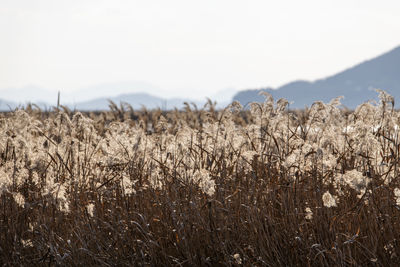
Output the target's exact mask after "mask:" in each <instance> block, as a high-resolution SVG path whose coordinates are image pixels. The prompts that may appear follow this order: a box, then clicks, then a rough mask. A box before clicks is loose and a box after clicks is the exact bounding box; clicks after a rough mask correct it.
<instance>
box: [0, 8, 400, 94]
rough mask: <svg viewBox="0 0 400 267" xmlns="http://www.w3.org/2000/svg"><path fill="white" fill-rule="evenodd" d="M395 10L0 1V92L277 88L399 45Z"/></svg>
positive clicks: (399, 28) (399, 18) (399, 27)
mask: <svg viewBox="0 0 400 267" xmlns="http://www.w3.org/2000/svg"><path fill="white" fill-rule="evenodd" d="M399 14H400V1H399V0H392V1H389V0H387V1H385V0H381V1H375V0H374V1H373V0H363V1H354V0H334V1H330V0H325V1H321V0H302V1H289V0H282V1H277V0H274V1H267V0H260V1H256V0H249V1H233V0H202V1H191V0H168V1H166V0H147V1H129V0H109V1H100V0H68V1H67V0H66V1H56V0H35V1H33V0H21V1H19V0H1V3H0V88H9V87H22V86H26V85H36V86H39V87H44V88H47V89H52V90H55V91H56V90H59V89H60V88H62V89H63V90H70V91H73V90H77V89H79V88H84V87H88V86H91V85H96V84H101V83H107V82H119V81H144V82H148V83H151V84H154V85H155V86H158V87H159V88H162V92H150V93H159V94H161V95H162V96H192V97H202V96H206V95H211V94H213V93H215V92H216V91H218V90H222V89H224V88H229V87H233V88H237V89H247V88H259V87H267V86H273V87H277V86H280V85H282V84H284V83H286V82H290V81H293V80H295V79H307V80H313V79H317V78H323V77H325V76H327V75H331V74H334V73H336V72H338V71H341V70H343V69H345V68H347V67H350V66H352V65H355V64H357V63H359V62H361V61H364V60H366V59H369V58H372V57H375V56H377V55H380V54H381V53H384V52H386V51H388V50H390V49H392V48H394V47H396V46H398V45H400V16H399ZM0 92H1V90H0Z"/></svg>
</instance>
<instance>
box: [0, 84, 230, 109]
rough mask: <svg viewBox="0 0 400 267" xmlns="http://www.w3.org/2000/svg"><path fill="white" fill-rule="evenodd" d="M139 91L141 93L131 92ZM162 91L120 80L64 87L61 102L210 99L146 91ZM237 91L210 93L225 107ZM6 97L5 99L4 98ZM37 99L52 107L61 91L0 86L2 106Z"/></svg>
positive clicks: (139, 103)
mask: <svg viewBox="0 0 400 267" xmlns="http://www.w3.org/2000/svg"><path fill="white" fill-rule="evenodd" d="M132 91H139V92H140V93H130V92H132ZM157 91H158V92H160V91H161V90H160V89H159V88H157V87H156V86H153V85H151V84H149V83H145V82H135V81H134V82H118V83H104V84H99V85H94V86H91V87H86V88H83V89H80V90H79V91H75V92H64V91H62V90H61V104H62V105H64V106H67V107H69V108H71V109H72V110H108V109H109V104H110V102H109V101H110V100H111V101H113V102H114V103H116V104H117V105H119V104H120V103H121V102H125V103H128V104H130V105H131V106H132V107H133V108H134V109H141V108H142V107H146V108H147V109H154V108H161V109H173V108H175V107H176V108H182V107H183V106H184V103H185V102H187V103H189V104H192V103H193V104H195V105H197V106H198V107H199V108H201V107H202V106H203V105H204V104H205V103H206V102H207V100H206V98H204V99H203V100H195V99H188V98H162V97H158V96H154V95H151V94H149V93H143V92H157ZM236 92H237V91H236V90H235V89H232V88H228V89H224V90H221V91H218V92H216V94H214V95H212V96H210V98H211V99H212V100H213V101H217V107H219V108H223V107H225V106H227V105H228V104H229V103H230V101H231V100H232V97H233V95H234V94H235V93H236ZM3 97H4V98H6V99H7V100H4V99H2V98H3ZM27 103H35V104H37V105H38V106H39V107H41V108H44V109H48V108H50V107H52V106H55V105H56V103H57V92H55V91H50V90H46V89H43V88H40V87H37V86H25V87H22V88H8V89H3V90H0V110H2V111H7V110H13V109H15V108H16V107H19V106H23V105H26V104H27Z"/></svg>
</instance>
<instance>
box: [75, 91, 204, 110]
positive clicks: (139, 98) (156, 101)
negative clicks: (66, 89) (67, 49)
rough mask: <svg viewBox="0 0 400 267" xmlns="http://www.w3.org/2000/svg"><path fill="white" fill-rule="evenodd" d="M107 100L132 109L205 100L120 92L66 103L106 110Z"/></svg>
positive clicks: (85, 108)
mask: <svg viewBox="0 0 400 267" xmlns="http://www.w3.org/2000/svg"><path fill="white" fill-rule="evenodd" d="M109 100H111V101H113V102H114V103H116V104H117V105H119V104H120V103H121V102H124V103H128V104H130V105H131V106H132V107H133V108H134V109H140V108H142V107H143V106H144V107H146V108H147V109H154V108H161V109H173V108H175V107H177V108H181V107H183V105H184V102H188V103H195V104H196V105H202V104H204V103H205V101H203V102H204V103H203V102H202V101H193V100H189V99H179V98H171V99H164V98H161V97H157V96H152V95H150V94H146V93H133V94H122V95H119V96H116V97H109V98H105V97H102V98H97V99H94V100H89V101H85V102H79V103H77V104H75V105H67V106H69V107H70V108H72V109H77V110H107V109H109V104H110V102H109Z"/></svg>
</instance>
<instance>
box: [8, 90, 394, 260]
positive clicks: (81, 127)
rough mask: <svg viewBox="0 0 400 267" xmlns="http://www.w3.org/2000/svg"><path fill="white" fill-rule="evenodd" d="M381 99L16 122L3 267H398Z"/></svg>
mask: <svg viewBox="0 0 400 267" xmlns="http://www.w3.org/2000/svg"><path fill="white" fill-rule="evenodd" d="M379 94H380V102H379V103H364V104H362V105H360V106H359V107H358V108H357V109H356V110H354V111H348V110H344V109H341V108H339V105H340V99H339V98H338V99H335V100H333V101H332V102H331V103H329V104H325V103H321V102H316V103H314V104H313V105H312V106H311V107H310V108H307V109H305V110H301V111H288V103H287V101H285V100H284V99H280V100H278V101H276V102H275V101H274V100H273V99H272V97H271V96H269V95H266V96H265V102H264V103H262V104H256V103H253V104H250V105H249V106H248V107H249V109H247V108H246V109H244V108H242V107H241V106H240V104H238V103H233V104H232V105H230V106H229V107H227V108H226V109H225V110H216V109H215V108H214V105H213V103H211V102H209V104H208V105H207V106H205V107H204V108H202V109H198V108H197V107H195V106H193V105H187V106H186V109H185V110H183V111H178V110H175V111H168V112H165V111H161V110H153V111H146V110H140V111H136V110H133V109H132V108H130V107H129V106H127V105H121V106H117V105H115V104H113V103H111V111H107V112H97V113H79V112H72V111H70V110H68V109H67V108H60V109H54V110H52V111H51V112H45V111H41V110H40V109H38V108H35V107H34V106H27V107H26V108H24V109H21V110H16V111H14V112H9V113H2V114H1V115H0V263H1V264H2V265H4V266H10V265H24V266H35V265H50V266H54V265H69V266H72V265H88V266H98V265H100V266H114V265H118V266H132V265H136V266H142V265H150V266H216V265H222V266H225V265H228V266H239V265H244V266H353V265H360V266H398V265H399V264H400V243H399V242H400V177H399V171H400V166H399V164H400V162H399V158H400V138H399V130H400V129H399V126H400V112H399V111H397V110H395V109H394V100H393V98H392V97H391V96H389V95H387V94H386V93H385V92H383V91H380V92H379Z"/></svg>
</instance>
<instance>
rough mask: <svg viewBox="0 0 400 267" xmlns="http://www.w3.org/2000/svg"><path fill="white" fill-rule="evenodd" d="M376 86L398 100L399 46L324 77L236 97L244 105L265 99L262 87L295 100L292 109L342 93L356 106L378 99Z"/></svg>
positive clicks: (327, 100) (352, 106)
mask: <svg viewBox="0 0 400 267" xmlns="http://www.w3.org/2000/svg"><path fill="white" fill-rule="evenodd" d="M375 88H379V89H382V90H385V91H386V92H388V93H390V94H391V95H393V96H394V97H395V99H396V100H397V99H399V98H400V46H399V47H397V48H395V49H393V50H391V51H389V52H387V53H385V54H383V55H381V56H378V57H376V58H373V59H371V60H367V61H365V62H362V63H360V64H358V65H356V66H354V67H352V68H349V69H347V70H345V71H342V72H340V73H337V74H335V75H333V76H330V77H327V78H325V79H319V80H316V81H314V82H309V81H294V82H291V83H288V84H285V85H283V86H281V87H279V88H277V89H272V88H265V89H256V90H245V91H240V92H239V93H237V94H236V95H235V96H234V97H233V100H237V101H239V102H240V103H241V104H242V105H246V104H248V103H249V102H253V101H254V102H262V101H263V100H264V98H263V97H262V96H259V95H258V93H259V92H260V91H261V90H263V91H267V92H269V93H271V94H272V96H273V97H274V99H276V100H277V99H279V98H286V99H287V100H289V102H290V101H293V104H291V106H290V107H291V108H304V106H305V105H308V106H310V105H311V104H312V103H313V102H315V101H318V100H321V101H324V102H329V101H330V100H331V99H333V98H335V97H337V96H340V95H343V96H344V99H343V100H342V104H343V105H344V106H346V107H348V108H355V107H356V106H357V105H359V104H361V103H363V102H365V101H368V100H371V99H375V100H376V99H377V95H378V94H377V93H376V92H375V90H374V89H375ZM396 106H397V105H396Z"/></svg>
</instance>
